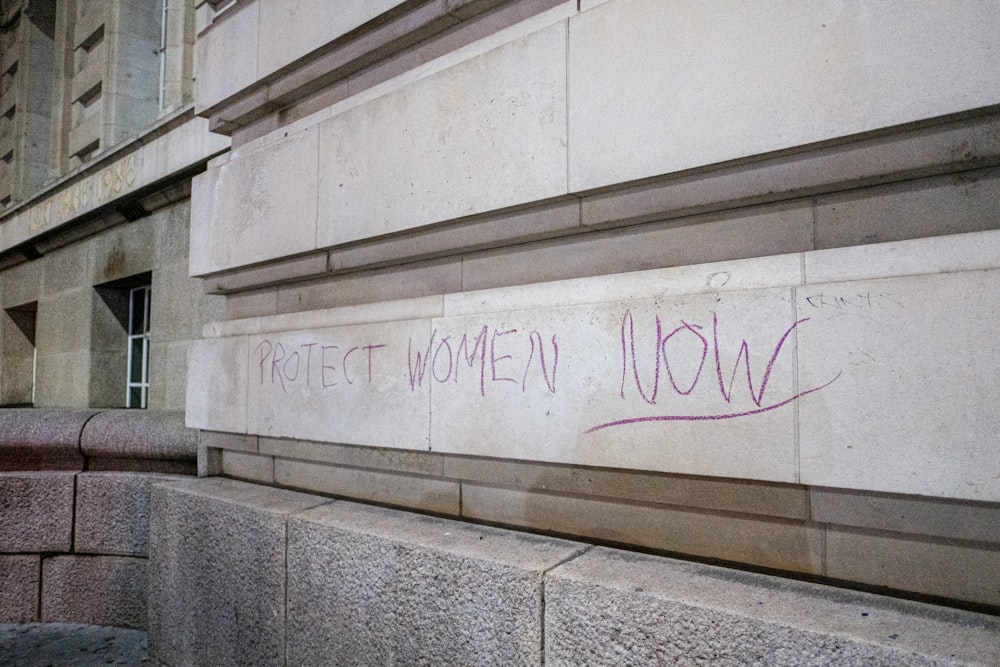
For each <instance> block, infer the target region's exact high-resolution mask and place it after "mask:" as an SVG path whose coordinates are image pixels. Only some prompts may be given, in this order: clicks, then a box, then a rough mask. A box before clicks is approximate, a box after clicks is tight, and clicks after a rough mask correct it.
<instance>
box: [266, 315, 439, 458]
mask: <svg viewBox="0 0 1000 667" xmlns="http://www.w3.org/2000/svg"><path fill="white" fill-rule="evenodd" d="M429 329H430V321H429V320H415V321H409V322H407V321H404V322H382V323H378V324H369V325H358V326H344V327H337V328H335V329H327V330H313V331H303V332H294V333H283V332H282V333H273V334H272V333H267V334H261V335H259V336H251V337H250V339H249V343H248V347H249V350H250V364H251V368H250V373H249V377H248V387H247V391H248V399H247V404H248V410H247V422H248V423H247V428H248V430H249V432H250V433H257V434H260V435H267V436H275V437H301V438H305V439H312V440H330V441H333V442H341V443H346V444H369V445H374V446H381V447H402V448H411V449H426V448H427V444H428V442H427V441H428V435H429V433H428V429H429V423H430V414H429V411H430V400H431V399H430V395H429V394H428V393H427V392H414V391H411V388H410V386H409V384H408V379H407V376H406V375H405V374H404V373H401V372H400V370H402V369H401V368H400V366H399V361H400V357H399V351H400V350H405V349H406V347H407V345H408V343H409V341H410V340H414V339H416V340H420V339H423V338H426V337H427V336H428V335H429V333H428V331H429ZM386 414H392V416H393V417H392V419H385V418H384V417H385V415H386Z"/></svg>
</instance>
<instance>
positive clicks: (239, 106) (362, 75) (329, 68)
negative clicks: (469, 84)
mask: <svg viewBox="0 0 1000 667" xmlns="http://www.w3.org/2000/svg"><path fill="white" fill-rule="evenodd" d="M562 2H564V0H544V1H543V2H538V1H533V2H520V3H510V2H505V1H504V0H457V1H456V0H447V1H445V0H432V1H430V2H420V3H402V2H399V1H398V0H379V1H378V2H352V3H346V6H338V7H337V8H336V9H335V10H334V9H333V8H332V7H331V6H329V4H328V3H326V2H323V1H322V0H320V1H317V0H296V1H295V3H294V5H293V6H291V7H289V5H288V3H287V2H273V1H272V0H262V1H260V2H255V3H250V2H247V3H242V5H238V6H237V7H236V8H235V9H236V11H228V12H224V13H223V14H221V15H220V16H219V19H218V20H217V21H216V22H215V23H213V24H212V25H210V26H209V27H208V28H206V29H205V30H203V31H202V32H201V34H200V35H199V37H198V42H197V49H198V53H199V55H198V58H199V60H200V61H202V62H205V63H207V64H208V66H206V67H203V68H202V70H201V75H200V76H199V77H198V79H197V81H196V85H197V91H196V98H197V99H198V102H197V104H198V106H197V112H198V114H199V115H202V116H205V117H206V118H208V119H209V120H210V122H211V127H212V130H213V131H215V132H220V133H223V134H231V133H233V132H234V131H235V130H236V129H237V128H240V127H246V126H248V125H252V124H253V123H254V122H256V121H258V120H260V119H261V118H262V117H264V116H266V115H267V114H269V113H271V112H273V111H275V110H278V109H281V108H284V107H287V106H289V105H292V104H294V103H296V102H297V101H299V100H301V99H303V98H305V97H307V96H309V95H311V94H313V93H315V92H317V91H320V90H322V89H324V88H326V87H329V86H332V85H335V84H337V83H338V82H346V81H350V82H351V89H352V91H354V92H357V91H358V90H363V89H364V88H366V87H370V86H372V85H374V84H375V83H377V82H379V81H380V80H384V79H386V78H389V76H390V75H391V74H395V73H397V72H398V69H399V68H398V66H396V67H393V64H394V63H393V61H394V60H403V63H404V64H405V65H407V66H409V67H412V66H413V64H412V63H411V62H409V61H411V60H414V59H413V58H406V57H405V56H406V55H407V51H408V50H410V49H414V48H416V49H417V50H429V51H430V52H431V53H430V54H429V55H428V54H426V53H424V54H422V56H423V57H421V58H419V60H421V61H423V62H426V61H428V60H431V59H432V58H433V57H434V56H436V55H440V53H441V52H447V51H448V50H453V49H455V48H457V46H459V45H461V44H462V43H463V42H465V41H469V40H471V39H472V37H471V36H470V37H465V38H464V39H463V36H462V35H461V34H459V35H458V36H457V38H456V36H455V35H454V33H455V28H456V27H457V26H459V25H461V24H462V23H463V22H471V21H473V20H475V19H477V18H478V17H481V16H483V15H484V14H488V13H490V12H494V11H495V10H499V11H495V13H497V14H499V17H494V18H493V20H492V21H491V25H490V28H491V29H494V30H495V29H497V27H498V25H503V24H509V23H513V22H516V21H517V20H523V19H524V18H526V17H528V16H531V15H532V14H535V13H539V12H541V11H543V10H546V9H549V8H551V7H552V6H555V5H558V4H560V3H562ZM511 5H515V6H514V7H511ZM290 10H291V11H290ZM504 10H506V11H504ZM289 13H291V14H293V16H294V15H299V14H300V13H302V14H308V15H309V16H310V17H311V18H310V20H309V21H305V22H303V23H299V24H295V23H294V22H293V21H294V19H291V17H289V16H288V14H289ZM260 25H267V26H268V30H266V31H265V30H259V27H260ZM286 25H287V26H289V27H292V26H294V27H295V29H296V33H295V34H294V35H291V34H286V33H285V32H284V26H286ZM445 32H447V33H449V34H450V39H449V38H445V39H442V40H440V41H441V42H442V43H441V44H440V45H437V44H434V42H435V41H436V40H435V39H434V38H435V37H437V36H439V35H440V34H441V33H445ZM473 34H474V35H475V34H477V33H476V32H473ZM428 42H431V44H430V45H429V48H428ZM248 45H249V46H250V47H251V48H252V49H254V50H255V51H256V52H257V54H258V59H256V60H252V59H242V60H241V59H239V58H238V54H240V53H243V52H245V49H246V48H247V47H248ZM435 47H436V48H435ZM226 62H228V63H233V62H241V64H242V66H241V67H240V68H237V69H235V70H234V69H233V67H232V66H230V67H219V66H218V65H219V64H221V63H226ZM381 63H387V64H388V65H389V66H388V67H387V68H386V69H388V71H389V73H390V74H382V75H381V76H379V72H378V69H379V68H378V67H377V65H378V64H381ZM373 69H375V70H376V71H375V75H374V76H373V73H372V70H373Z"/></svg>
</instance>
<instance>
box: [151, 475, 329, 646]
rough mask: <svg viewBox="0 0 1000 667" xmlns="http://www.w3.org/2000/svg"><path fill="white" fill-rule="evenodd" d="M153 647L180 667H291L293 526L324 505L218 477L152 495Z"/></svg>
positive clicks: (165, 487) (161, 489)
mask: <svg viewBox="0 0 1000 667" xmlns="http://www.w3.org/2000/svg"><path fill="white" fill-rule="evenodd" d="M152 498H153V500H152V506H153V515H152V522H151V524H150V595H149V644H150V654H151V656H153V657H154V658H156V659H158V660H161V661H162V662H165V663H167V664H171V665H191V664H203V665H232V664H247V665H283V664H284V645H285V629H284V627H285V592H286V586H285V565H286V561H285V522H286V517H287V516H288V515H289V514H292V513H295V512H299V511H302V510H304V509H307V508H309V507H312V506H315V505H317V504H320V503H322V502H324V499H322V498H317V497H315V496H308V495H305V494H301V493H294V492H291V491H284V490H280V489H273V488H268V487H263V486H255V485H252V484H245V483H242V482H235V481H232V480H227V479H223V478H220V477H210V478H206V479H200V480H198V479H195V480H190V481H186V482H178V483H174V484H162V485H157V486H155V487H154V488H153V497H152Z"/></svg>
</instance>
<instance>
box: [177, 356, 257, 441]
mask: <svg viewBox="0 0 1000 667" xmlns="http://www.w3.org/2000/svg"><path fill="white" fill-rule="evenodd" d="M247 359H248V356H247V339H246V337H245V336H240V337H234V338H228V339H208V340H197V341H193V342H192V343H191V346H190V347H189V348H188V365H187V367H188V375H187V398H186V402H185V405H186V409H185V410H184V418H185V423H186V424H187V425H188V426H189V427H191V428H202V429H210V430H215V431H230V432H233V433H246V432H247V381H248V378H249V371H248V369H247V366H246V364H247V361H246V360H247Z"/></svg>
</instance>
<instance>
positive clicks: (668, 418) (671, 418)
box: [584, 371, 843, 434]
mask: <svg viewBox="0 0 1000 667" xmlns="http://www.w3.org/2000/svg"><path fill="white" fill-rule="evenodd" d="M842 372H843V371H841V373H842ZM839 377H840V373H837V375H836V376H835V377H834V378H833V379H832V380H830V381H829V382H827V383H826V384H822V385H820V386H818V387H813V388H812V389H807V390H806V391H803V392H799V393H798V394H795V395H794V396H792V397H791V398H786V399H785V400H783V401H781V402H780V403H775V404H774V405H768V406H766V407H763V408H758V409H756V410H748V411H746V412H731V413H729V414H724V415H657V416H653V417H632V418H631V419H618V420H616V421H610V422H605V423H604V424H598V425H597V426H591V427H590V428H588V429H587V430H586V431H584V433H585V434H586V433H593V432H595V431H600V430H602V429H606V428H611V427H612V426H625V425H627V424H638V423H641V422H681V421H718V420H721V419H736V418H737V417H749V416H751V415H759V414H761V413H762V412H770V411H771V410H777V409H778V408H780V407H782V406H785V405H788V404H789V403H791V402H793V401H797V400H798V399H800V398H802V397H803V396H806V395H808V394H812V393H814V392H817V391H819V390H820V389H824V388H825V387H829V386H830V385H831V384H833V383H834V382H836V381H837V378H839Z"/></svg>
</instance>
